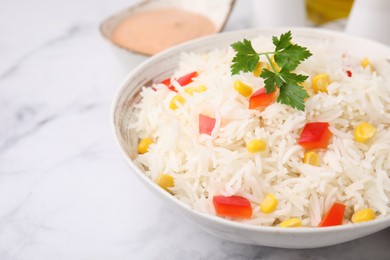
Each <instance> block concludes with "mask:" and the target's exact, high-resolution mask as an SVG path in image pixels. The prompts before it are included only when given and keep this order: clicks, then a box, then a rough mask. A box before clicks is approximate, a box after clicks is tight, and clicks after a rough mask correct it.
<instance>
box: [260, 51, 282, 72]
mask: <svg viewBox="0 0 390 260" xmlns="http://www.w3.org/2000/svg"><path fill="white" fill-rule="evenodd" d="M274 53H275V52H264V53H260V54H259V55H261V54H264V55H265V57H267V60H268V63H269V64H270V65H271V68H272V70H273V71H274V73H275V74H279V73H278V70H277V69H276V68H275V66H274V64H273V62H272V61H271V58H270V57H269V54H274Z"/></svg>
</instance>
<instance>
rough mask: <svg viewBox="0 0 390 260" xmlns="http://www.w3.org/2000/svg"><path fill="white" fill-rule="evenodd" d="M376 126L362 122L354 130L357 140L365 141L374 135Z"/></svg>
mask: <svg viewBox="0 0 390 260" xmlns="http://www.w3.org/2000/svg"><path fill="white" fill-rule="evenodd" d="M375 132H376V128H375V127H374V126H372V125H371V124H369V123H367V122H362V123H360V124H359V125H358V126H357V127H356V128H355V131H354V132H353V135H354V137H355V140H356V142H359V143H365V142H366V141H367V140H368V139H370V138H371V137H373V136H374V134H375Z"/></svg>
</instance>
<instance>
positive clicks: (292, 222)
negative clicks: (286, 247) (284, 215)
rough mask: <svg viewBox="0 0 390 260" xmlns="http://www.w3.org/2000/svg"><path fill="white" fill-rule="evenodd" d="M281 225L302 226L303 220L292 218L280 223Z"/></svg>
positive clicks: (287, 226)
mask: <svg viewBox="0 0 390 260" xmlns="http://www.w3.org/2000/svg"><path fill="white" fill-rule="evenodd" d="M279 226H280V227H284V228H290V227H300V226H302V221H301V220H300V219H299V218H290V219H286V220H285V221H283V222H282V223H280V224H279Z"/></svg>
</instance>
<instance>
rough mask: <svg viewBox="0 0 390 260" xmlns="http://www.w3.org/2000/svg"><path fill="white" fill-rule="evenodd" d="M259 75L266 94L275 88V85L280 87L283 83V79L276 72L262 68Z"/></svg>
mask: <svg viewBox="0 0 390 260" xmlns="http://www.w3.org/2000/svg"><path fill="white" fill-rule="evenodd" d="M260 77H262V78H263V79H264V83H265V90H266V93H267V94H270V93H272V92H274V91H275V90H276V86H277V87H278V88H280V87H281V86H282V85H283V83H284V82H283V79H282V78H281V77H280V76H279V75H278V74H276V73H274V72H272V71H270V70H267V69H264V70H263V71H262V72H261V75H260Z"/></svg>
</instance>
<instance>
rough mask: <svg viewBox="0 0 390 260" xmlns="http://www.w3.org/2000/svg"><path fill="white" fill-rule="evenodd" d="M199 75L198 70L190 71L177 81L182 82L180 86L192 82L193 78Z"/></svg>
mask: <svg viewBox="0 0 390 260" xmlns="http://www.w3.org/2000/svg"><path fill="white" fill-rule="evenodd" d="M197 76H198V72H196V71H194V72H191V73H188V74H186V75H184V76H182V77H180V78H178V79H177V83H179V84H180V86H182V87H183V86H185V85H188V84H190V83H191V82H192V78H196V77H197Z"/></svg>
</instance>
